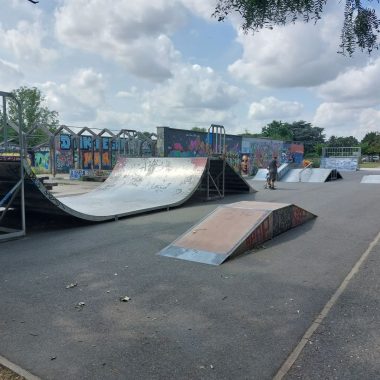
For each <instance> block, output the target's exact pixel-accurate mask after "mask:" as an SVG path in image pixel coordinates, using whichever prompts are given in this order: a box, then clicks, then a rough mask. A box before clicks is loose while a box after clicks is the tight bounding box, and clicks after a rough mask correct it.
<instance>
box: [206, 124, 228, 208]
mask: <svg viewBox="0 0 380 380" xmlns="http://www.w3.org/2000/svg"><path fill="white" fill-rule="evenodd" d="M207 140H208V144H209V158H208V160H207V173H206V176H207V181H206V186H207V188H206V199H207V200H211V199H215V198H224V192H225V182H226V179H225V177H226V157H225V154H226V130H225V128H224V127H223V126H222V125H216V124H211V126H210V127H209V129H208V136H207ZM212 160H221V161H222V165H221V167H219V168H218V169H216V165H212V162H211V161H212ZM214 163H215V161H214ZM212 169H213V170H212ZM215 169H216V170H215ZM212 190H213V191H214V193H215V191H216V193H217V194H216V195H214V196H212V195H211V192H212Z"/></svg>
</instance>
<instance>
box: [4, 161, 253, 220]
mask: <svg viewBox="0 0 380 380" xmlns="http://www.w3.org/2000/svg"><path fill="white" fill-rule="evenodd" d="M208 160H209V159H208V158H207V157H192V158H167V157H166V158H130V157H119V159H118V162H117V164H116V166H115V168H114V170H113V171H112V173H111V175H110V176H109V178H108V179H107V180H106V181H105V182H103V183H102V184H101V185H99V187H98V188H96V189H94V190H92V191H90V192H88V193H86V194H81V195H76V196H68V197H59V198H57V197H55V196H54V194H52V193H51V192H50V191H49V190H47V189H46V188H45V186H44V185H43V183H42V182H41V181H40V180H39V179H38V178H37V177H36V175H35V174H34V173H33V171H32V169H31V167H30V166H29V165H28V163H27V162H26V161H25V160H23V161H22V162H23V165H24V168H25V174H26V179H25V200H26V210H27V211H33V212H39V213H41V212H42V213H48V214H56V215H68V216H73V217H76V218H79V219H84V220H89V221H105V220H113V219H118V218H120V217H124V216H128V215H135V214H139V213H144V212H148V211H153V210H159V209H165V208H169V207H176V206H179V205H181V204H183V203H184V202H186V201H187V200H188V199H189V198H190V197H191V196H192V195H193V194H194V193H195V192H196V191H197V190H198V189H199V188H200V187H201V185H202V182H204V178H205V176H206V172H207V164H208V162H209V161H208ZM210 163H211V166H212V167H213V165H217V164H218V161H217V160H210ZM19 165H20V161H18V162H12V161H7V162H1V163H0V198H1V195H5V194H6V193H7V191H8V189H9V187H10V186H11V185H12V183H14V182H15V181H16V179H17V175H18V174H17V173H18V168H19ZM228 168H230V167H229V166H228ZM231 171H232V172H231V176H232V177H231V178H232V179H233V178H236V180H231V181H230V182H231V186H232V185H234V186H235V185H236V183H238V184H239V188H238V189H235V188H233V189H232V191H235V190H236V191H240V192H241V191H242V192H247V193H248V192H251V191H253V189H252V188H251V187H250V185H249V184H248V183H246V182H245V181H244V180H243V179H242V178H241V176H240V175H239V174H238V173H236V172H234V171H233V169H232V168H231ZM234 176H235V177H234ZM228 178H229V177H228ZM228 185H229V182H228V181H226V186H227V187H228ZM227 190H228V188H227Z"/></svg>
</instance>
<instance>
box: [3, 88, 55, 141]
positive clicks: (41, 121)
mask: <svg viewBox="0 0 380 380" xmlns="http://www.w3.org/2000/svg"><path fill="white" fill-rule="evenodd" d="M12 94H13V95H14V96H15V97H16V99H17V100H18V101H19V102H20V104H21V112H22V114H21V120H22V128H23V131H24V132H25V134H26V135H27V144H28V146H34V145H38V144H41V143H43V142H45V141H47V139H48V133H47V132H44V130H43V128H46V129H48V130H49V131H51V132H53V131H54V130H56V129H57V128H58V126H59V120H58V112H57V111H51V110H49V108H48V107H47V106H46V102H45V96H44V95H43V94H42V92H41V91H40V90H39V89H38V88H36V87H31V88H30V87H20V88H18V89H16V90H13V91H12ZM7 113H8V118H9V120H10V121H12V122H13V123H15V124H17V125H18V124H19V120H18V108H17V104H16V103H15V102H13V101H9V102H8V112H7ZM36 125H39V126H41V127H42V128H36V129H34V127H35V126H36ZM9 136H10V137H14V136H15V132H14V131H12V130H10V132H9Z"/></svg>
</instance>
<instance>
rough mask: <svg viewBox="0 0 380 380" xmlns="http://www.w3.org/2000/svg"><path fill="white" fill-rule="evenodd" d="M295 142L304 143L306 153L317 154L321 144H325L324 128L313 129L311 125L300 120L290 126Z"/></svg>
mask: <svg viewBox="0 0 380 380" xmlns="http://www.w3.org/2000/svg"><path fill="white" fill-rule="evenodd" d="M290 130H291V131H292V135H293V141H302V142H303V143H304V146H305V153H315V152H316V148H317V147H318V146H319V144H324V143H325V135H324V133H323V131H324V128H319V127H313V126H312V125H311V123H308V122H306V121H303V120H300V121H295V122H293V123H292V124H290Z"/></svg>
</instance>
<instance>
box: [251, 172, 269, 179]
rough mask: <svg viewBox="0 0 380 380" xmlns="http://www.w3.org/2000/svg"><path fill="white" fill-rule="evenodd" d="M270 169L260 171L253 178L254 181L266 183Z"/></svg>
mask: <svg viewBox="0 0 380 380" xmlns="http://www.w3.org/2000/svg"><path fill="white" fill-rule="evenodd" d="M267 173H268V169H259V170H258V171H257V173H256V175H255V176H254V177H253V180H254V181H266V180H267Z"/></svg>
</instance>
